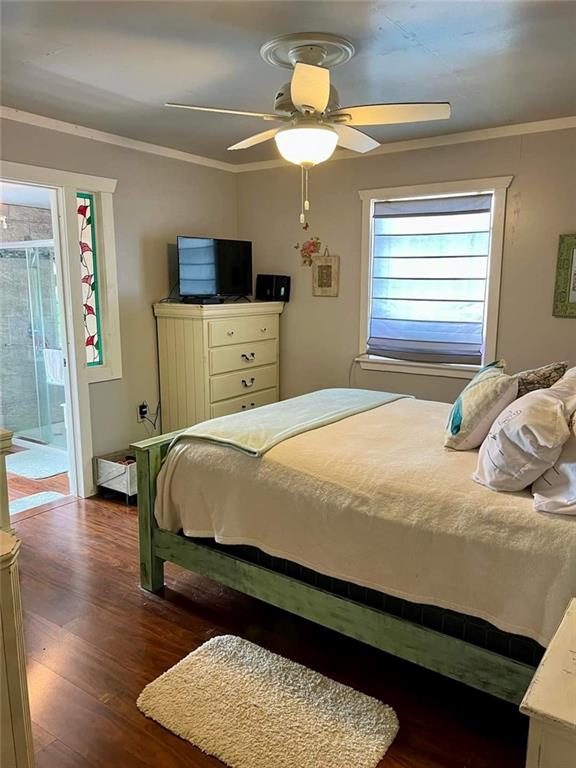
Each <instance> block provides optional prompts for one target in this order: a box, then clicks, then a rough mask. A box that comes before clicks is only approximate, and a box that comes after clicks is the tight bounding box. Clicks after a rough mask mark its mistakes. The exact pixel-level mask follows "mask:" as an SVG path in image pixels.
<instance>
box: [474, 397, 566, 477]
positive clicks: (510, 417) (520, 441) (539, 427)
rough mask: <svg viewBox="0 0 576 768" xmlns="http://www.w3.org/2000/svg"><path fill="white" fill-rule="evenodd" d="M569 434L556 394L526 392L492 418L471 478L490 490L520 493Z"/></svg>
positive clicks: (551, 462)
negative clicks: (490, 426) (494, 419)
mask: <svg viewBox="0 0 576 768" xmlns="http://www.w3.org/2000/svg"><path fill="white" fill-rule="evenodd" d="M569 435H570V432H569V429H568V423H567V418H566V410H565V405H564V401H563V399H562V398H561V397H560V396H559V394H558V393H556V392H553V391H552V388H549V389H537V390H535V391H534V392H529V393H528V394H527V395H524V396H523V397H521V398H519V399H518V400H516V401H515V402H514V403H512V405H510V406H509V407H508V408H506V409H505V410H504V411H502V413H501V414H500V415H499V416H498V417H497V418H496V421H495V422H494V424H493V425H492V428H491V429H490V432H489V433H488V437H487V438H486V440H484V442H483V443H482V447H481V448H480V453H479V455H478V466H477V468H476V472H475V473H474V475H473V476H472V479H473V480H475V481H476V482H477V483H480V484H481V485H485V486H487V487H488V488H492V490H494V491H521V490H522V489H523V488H527V487H528V486H529V485H531V484H532V483H533V482H534V481H535V480H537V479H538V478H539V477H540V475H542V474H543V473H544V472H546V470H547V469H550V467H552V466H553V465H554V464H555V463H556V461H557V460H558V458H559V456H560V452H561V451H562V446H563V445H564V443H565V442H566V440H567V439H568V437H569Z"/></svg>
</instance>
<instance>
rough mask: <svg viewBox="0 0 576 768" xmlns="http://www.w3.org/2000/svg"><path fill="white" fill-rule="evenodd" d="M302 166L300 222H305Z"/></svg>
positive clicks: (302, 169)
mask: <svg viewBox="0 0 576 768" xmlns="http://www.w3.org/2000/svg"><path fill="white" fill-rule="evenodd" d="M304 197H305V194H304V168H301V173H300V224H306V214H305V213H304Z"/></svg>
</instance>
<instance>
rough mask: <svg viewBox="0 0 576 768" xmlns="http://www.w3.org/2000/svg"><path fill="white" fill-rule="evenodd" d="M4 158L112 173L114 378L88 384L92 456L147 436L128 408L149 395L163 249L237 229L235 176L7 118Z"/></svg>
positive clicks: (154, 391)
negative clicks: (118, 346)
mask: <svg viewBox="0 0 576 768" xmlns="http://www.w3.org/2000/svg"><path fill="white" fill-rule="evenodd" d="M0 128H1V130H2V134H1V149H2V152H1V155H2V158H3V159H5V160H11V161H14V162H20V163H28V164H30V165H40V166H46V167H49V168H58V169H62V170H68V171H75V172H77V173H88V174H95V175H97V176H106V177H110V178H114V179H118V186H117V190H116V193H115V194H114V214H115V220H116V247H117V258H118V281H119V304H120V327H121V333H122V362H123V378H122V379H121V380H117V381H110V382H103V383H100V384H91V385H90V402H91V409H92V430H93V446H94V453H95V454H98V453H103V452H106V451H110V450H115V449H118V448H122V447H125V446H127V445H128V444H129V443H130V441H132V440H135V439H143V438H144V437H146V436H147V433H146V431H145V429H144V427H143V426H142V425H140V424H138V423H137V422H136V405H137V404H138V403H139V402H141V401H142V400H147V401H148V403H149V404H150V406H151V407H152V408H154V407H155V405H156V402H157V400H158V375H157V353H156V333H155V325H154V318H153V315H152V303H153V302H154V301H158V300H159V299H161V298H163V297H164V296H166V295H167V294H168V291H169V285H168V266H167V255H166V246H167V243H173V242H175V238H176V235H178V234H192V235H193V234H213V235H216V236H222V237H234V236H235V235H236V229H237V226H236V224H237V222H236V177H235V176H234V175H233V174H230V173H227V172H225V171H219V170H213V169H211V168H204V167H202V166H198V165H192V164H191V163H185V162H181V161H177V160H169V159H165V158H162V157H158V156H155V155H150V154H146V153H143V152H137V151H134V150H129V149H124V148H121V147H116V146H112V145H109V144H103V143H101V142H97V141H91V140H89V139H82V138H78V137H75V136H68V135H66V134H62V133H57V132H55V131H50V130H47V129H44V128H37V127H33V126H28V125H23V124H22V123H15V122H12V121H9V120H3V121H1V122H0Z"/></svg>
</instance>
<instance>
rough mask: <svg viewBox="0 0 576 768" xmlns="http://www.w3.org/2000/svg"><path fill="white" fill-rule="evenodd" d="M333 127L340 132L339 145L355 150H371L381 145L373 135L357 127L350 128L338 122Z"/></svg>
mask: <svg viewBox="0 0 576 768" xmlns="http://www.w3.org/2000/svg"><path fill="white" fill-rule="evenodd" d="M332 128H334V130H335V131H336V133H337V134H338V146H339V147H345V149H353V150H354V152H370V150H371V149H376V147H379V146H380V144H379V143H378V142H377V141H375V140H374V139H373V138H372V137H371V136H366V134H365V133H362V131H358V130H356V128H350V126H348V125H341V124H340V125H339V124H338V123H336V124H335V125H333V126H332Z"/></svg>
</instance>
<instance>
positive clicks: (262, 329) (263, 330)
mask: <svg viewBox="0 0 576 768" xmlns="http://www.w3.org/2000/svg"><path fill="white" fill-rule="evenodd" d="M267 330H268V328H266V326H264V328H260V333H266V331H267Z"/></svg>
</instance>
